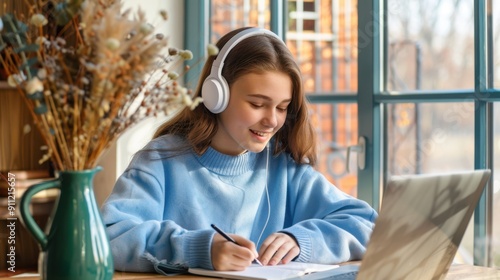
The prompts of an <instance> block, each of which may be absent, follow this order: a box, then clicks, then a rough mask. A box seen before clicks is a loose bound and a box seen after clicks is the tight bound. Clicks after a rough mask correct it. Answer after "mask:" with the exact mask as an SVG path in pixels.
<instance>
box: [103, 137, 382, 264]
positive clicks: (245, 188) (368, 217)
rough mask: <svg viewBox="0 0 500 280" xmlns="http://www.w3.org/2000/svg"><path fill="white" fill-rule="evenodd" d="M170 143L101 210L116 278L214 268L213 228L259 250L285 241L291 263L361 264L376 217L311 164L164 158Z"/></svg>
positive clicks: (143, 155) (148, 154) (142, 157)
mask: <svg viewBox="0 0 500 280" xmlns="http://www.w3.org/2000/svg"><path fill="white" fill-rule="evenodd" d="M178 141H182V140H181V139H180V138H178V137H173V136H162V137H159V138H156V139H154V140H153V141H151V142H150V143H149V144H148V145H147V146H146V147H145V150H144V151H142V152H139V153H137V154H136V156H135V157H134V158H133V160H132V162H131V163H130V165H129V167H128V168H127V170H126V171H125V172H124V173H123V174H122V175H121V176H120V177H119V179H118V180H117V182H116V185H115V187H114V189H113V192H112V193H111V195H110V196H109V198H108V199H107V201H106V202H105V203H104V205H103V207H102V215H103V219H104V223H105V224H106V226H107V233H108V236H109V238H110V242H111V249H112V251H113V256H114V262H115V268H116V269H117V270H122V271H154V270H156V271H157V272H159V273H172V272H180V271H183V270H185V269H186V268H188V267H201V268H208V269H213V267H212V262H211V257H210V248H211V242H212V238H213V236H214V233H215V232H214V230H213V229H212V228H211V227H210V224H212V223H213V224H216V225H218V226H219V227H220V228H222V229H223V230H224V231H226V232H228V233H234V234H239V235H242V236H244V237H246V238H248V239H250V240H252V241H253V242H255V243H256V246H257V250H258V248H259V247H260V245H261V243H262V242H263V241H264V240H265V238H266V237H267V236H268V235H270V234H271V233H274V232H277V231H282V232H286V233H288V234H291V235H293V236H294V237H295V239H296V240H297V242H298V245H299V247H300V254H299V256H298V257H297V258H296V261H299V262H314V263H329V264H333V263H339V262H344V261H348V260H351V259H359V258H361V257H362V255H363V253H364V252H365V247H366V244H367V241H368V239H369V237H370V234H371V232H372V228H373V225H374V221H375V219H376V217H377V213H376V212H375V211H374V210H373V209H372V208H371V207H370V206H369V205H368V204H367V203H365V202H364V201H362V200H358V199H356V198H353V197H350V196H348V195H346V194H345V193H343V192H341V191H340V190H339V189H337V188H336V187H335V186H334V185H332V184H331V183H330V182H329V181H328V180H327V179H326V178H325V177H323V176H322V175H321V174H320V173H319V172H317V171H316V170H315V169H313V168H312V167H311V166H310V165H307V164H296V163H295V162H294V161H293V160H292V159H291V157H290V156H289V155H286V154H280V155H278V156H272V155H269V153H268V152H266V150H264V151H263V152H260V153H252V152H247V153H244V154H242V155H238V156H229V155H225V154H221V153H219V152H217V151H215V150H214V149H212V148H209V149H208V150H207V151H206V152H205V153H204V154H203V155H201V156H198V155H197V154H195V153H194V152H187V153H183V154H180V155H179V154H178V153H177V154H176V155H172V152H168V151H165V149H166V148H169V147H173V146H175V145H176V143H178ZM271 150H272V149H271ZM268 155H269V156H268ZM266 166H267V168H266ZM266 187H267V191H266ZM268 198H269V203H268ZM266 220H268V222H267V223H266Z"/></svg>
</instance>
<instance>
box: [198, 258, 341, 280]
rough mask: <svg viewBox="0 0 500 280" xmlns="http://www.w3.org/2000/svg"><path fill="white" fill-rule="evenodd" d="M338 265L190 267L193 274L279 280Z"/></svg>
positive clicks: (292, 263) (296, 264) (292, 264)
mask: <svg viewBox="0 0 500 280" xmlns="http://www.w3.org/2000/svg"><path fill="white" fill-rule="evenodd" d="M337 267H339V266H338V265H326V264H314V263H301V262H290V263H288V264H279V265H275V266H260V265H258V264H252V265H251V266H249V267H248V268H247V269H246V270H243V271H214V270H207V269H201V268H190V269H189V272H190V273H192V274H198V275H206V276H216V277H224V278H229V279H261V280H278V279H287V278H292V277H296V276H302V275H305V274H308V273H313V272H318V271H324V270H330V269H335V268H337Z"/></svg>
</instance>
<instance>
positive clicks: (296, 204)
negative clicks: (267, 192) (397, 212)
mask: <svg viewBox="0 0 500 280" xmlns="http://www.w3.org/2000/svg"><path fill="white" fill-rule="evenodd" d="M289 184H291V185H292V186H291V190H290V191H289V198H288V199H289V203H291V205H293V207H291V210H290V211H291V213H290V215H291V218H290V219H291V222H290V224H289V225H290V226H289V227H287V228H285V229H284V230H283V231H284V232H286V233H289V234H291V235H293V236H294V237H295V238H296V240H297V242H298V244H299V247H300V254H299V256H298V258H297V259H296V261H299V262H313V263H341V262H345V261H349V260H356V259H361V257H362V256H363V254H364V252H365V251H366V245H367V243H368V240H369V237H370V235H371V233H372V230H373V227H374V222H375V220H376V218H377V212H376V211H375V210H374V209H373V208H372V207H371V206H370V205H369V204H368V203H366V202H365V201H362V200H360V199H356V198H354V197H351V196H349V195H347V194H345V193H343V192H342V191H340V190H339V189H338V188H337V187H335V186H334V185H333V184H331V183H330V182H329V181H328V180H327V179H326V178H325V177H324V176H323V175H321V174H320V173H319V172H316V171H315V170H313V168H311V167H310V166H309V167H308V168H306V171H305V172H299V173H297V174H296V176H295V177H294V178H292V180H290V181H289Z"/></svg>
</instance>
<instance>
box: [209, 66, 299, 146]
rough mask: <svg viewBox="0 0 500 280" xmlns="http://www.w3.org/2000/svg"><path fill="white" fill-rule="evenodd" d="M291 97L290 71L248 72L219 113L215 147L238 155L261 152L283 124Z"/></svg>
mask: <svg viewBox="0 0 500 280" xmlns="http://www.w3.org/2000/svg"><path fill="white" fill-rule="evenodd" d="M291 101H292V80H291V79H290V77H289V76H288V75H287V74H284V73H281V72H275V71H268V72H264V73H261V74H256V73H249V74H245V75H243V76H241V77H240V78H238V79H237V80H236V81H235V82H234V83H233V84H232V86H231V87H230V98H229V104H228V106H227V108H226V110H224V111H223V112H222V113H220V114H219V116H218V129H217V133H216V134H215V136H214V137H213V139H212V144H211V146H212V148H214V149H215V150H217V151H219V152H221V153H224V154H228V155H239V154H242V153H244V152H246V151H251V152H256V153H257V152H261V151H262V150H263V149H264V148H265V147H266V145H267V143H268V142H269V140H271V138H272V137H273V135H274V134H275V133H276V132H277V131H278V130H279V129H280V128H281V127H282V126H283V124H284V123H285V119H286V114H287V108H288V105H289V104H290V102H291Z"/></svg>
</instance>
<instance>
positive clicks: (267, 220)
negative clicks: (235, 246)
mask: <svg viewBox="0 0 500 280" xmlns="http://www.w3.org/2000/svg"><path fill="white" fill-rule="evenodd" d="M266 150H267V155H266V186H265V189H266V198H267V218H266V222H265V223H264V227H263V228H262V231H261V232H260V235H259V239H257V244H256V245H258V244H259V243H260V239H261V238H262V235H263V234H264V231H265V230H266V227H267V223H268V222H269V218H270V217H271V201H270V199H269V190H268V188H267V182H268V181H269V178H268V175H269V174H268V170H269V143H268V144H267V146H266Z"/></svg>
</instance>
